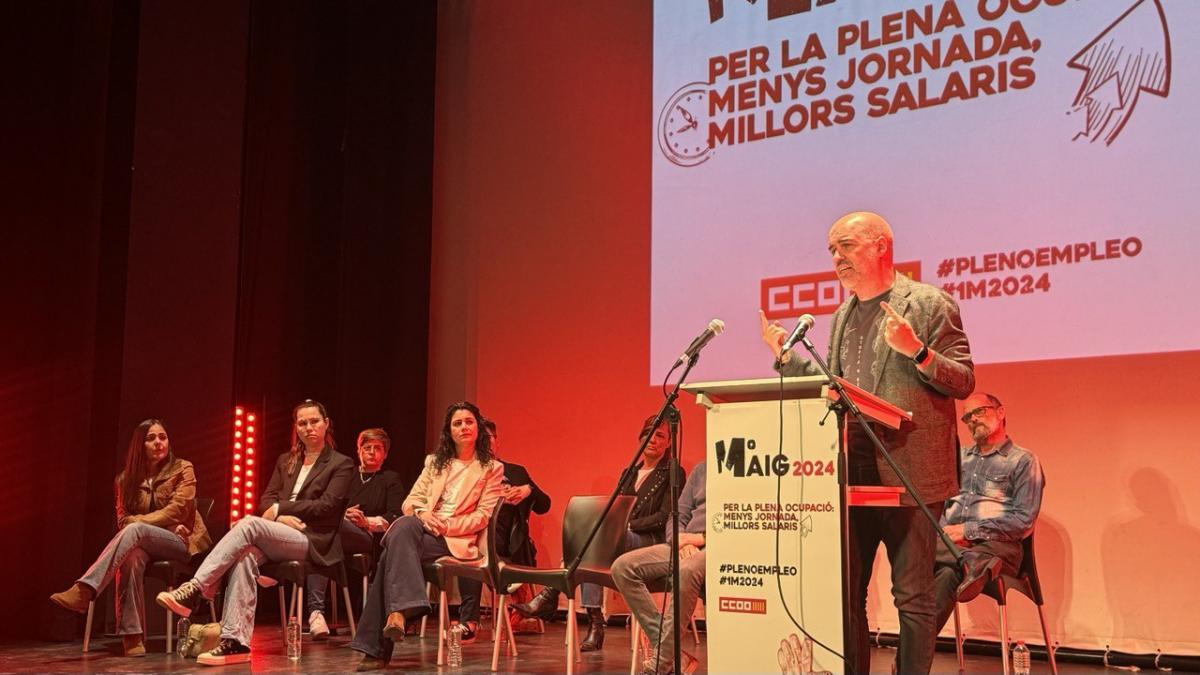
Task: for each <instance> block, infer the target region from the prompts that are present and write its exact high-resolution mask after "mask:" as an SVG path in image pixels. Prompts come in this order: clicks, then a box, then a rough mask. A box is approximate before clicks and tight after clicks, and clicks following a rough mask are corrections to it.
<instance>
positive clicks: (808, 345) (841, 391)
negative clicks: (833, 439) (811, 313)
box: [781, 335, 963, 583]
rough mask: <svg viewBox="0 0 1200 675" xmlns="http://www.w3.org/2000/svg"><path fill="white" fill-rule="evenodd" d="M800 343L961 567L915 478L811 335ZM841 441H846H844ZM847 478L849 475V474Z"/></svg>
mask: <svg viewBox="0 0 1200 675" xmlns="http://www.w3.org/2000/svg"><path fill="white" fill-rule="evenodd" d="M800 343H801V344H803V345H804V348H805V349H807V350H808V353H809V354H810V355H811V356H812V360H813V363H816V364H817V367H818V368H820V369H821V372H822V373H823V374H824V375H825V379H826V380H828V381H829V387H830V388H831V389H833V390H834V391H836V392H837V393H838V402H837V404H835V406H840V407H842V409H841V410H839V411H838V417H839V419H840V418H841V417H842V416H843V415H844V414H845V411H847V410H849V411H850V414H851V415H853V416H854V419H856V420H858V425H859V426H860V427H862V430H863V431H864V432H865V433H866V434H867V437H868V438H870V439H871V442H872V443H873V444H874V445H875V449H876V450H878V451H879V455H880V456H881V457H883V461H885V462H887V465H888V466H890V467H891V468H892V471H894V472H895V473H896V477H897V478H899V479H900V483H901V484H902V485H903V486H904V489H905V490H908V494H910V495H912V497H913V501H915V502H916V503H917V507H918V508H919V509H921V513H924V514H925V518H926V519H928V520H929V522H930V523H931V524H932V525H933V531H934V532H937V533H938V536H939V537H940V538H941V540H942V543H943V544H945V545H946V548H947V549H949V550H950V553H951V554H952V555H953V556H954V562H955V563H956V564H958V566H959V567H962V565H963V554H962V550H961V549H959V548H958V546H957V545H956V544H955V543H954V540H952V539H951V538H950V535H948V534H946V533H945V531H943V530H942V527H941V524H940V523H939V522H938V519H937V518H936V517H934V515H933V512H932V511H930V510H929V507H928V506H926V505H925V500H923V499H921V495H920V493H918V492H917V488H916V487H914V486H913V484H912V481H910V480H909V479H908V476H907V475H906V474H905V473H904V470H903V469H901V468H900V466H899V465H897V464H896V460H895V459H893V458H892V453H890V452H888V449H887V447H885V446H884V444H883V441H881V440H879V436H876V435H875V430H874V429H872V428H871V425H870V424H869V423H868V422H867V418H866V417H865V416H864V415H863V413H862V410H859V408H858V406H857V405H855V403H854V399H853V398H851V397H850V395H849V394H847V393H846V390H845V388H844V387H842V383H841V382H838V379H837V378H836V377H834V376H833V373H831V372H829V365H828V364H826V363H825V360H824V359H822V358H821V355H820V354H818V353H817V348H816V347H814V346H813V343H812V341H811V340H809V339H808V335H804V336H802V337H801V338H800ZM781 356H782V353H781ZM838 427H839V429H840V428H841V427H842V424H841V423H840V422H839V424H838ZM847 431H848V430H847ZM841 438H844V439H848V438H849V436H848V435H845V436H842V437H841ZM842 442H843V443H844V442H845V441H842ZM847 450H848V449H847ZM845 454H846V450H843V455H845ZM847 460H848V458H847ZM845 464H846V465H847V466H846V467H845V468H847V469H848V468H849V462H848V461H846V462H845ZM847 478H849V477H848V476H847ZM846 583H849V579H847V581H846Z"/></svg>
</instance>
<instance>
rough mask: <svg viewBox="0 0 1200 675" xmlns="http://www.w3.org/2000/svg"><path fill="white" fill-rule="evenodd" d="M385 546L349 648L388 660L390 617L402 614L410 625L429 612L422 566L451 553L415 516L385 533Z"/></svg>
mask: <svg viewBox="0 0 1200 675" xmlns="http://www.w3.org/2000/svg"><path fill="white" fill-rule="evenodd" d="M382 543H383V553H381V554H380V555H379V564H378V565H377V566H376V567H375V578H374V579H372V580H371V587H370V588H368V589H367V602H366V604H365V605H364V606H363V609H362V616H361V617H360V618H359V621H358V633H357V635H355V637H354V640H353V641H352V642H351V643H350V648H351V649H354V650H355V651H359V652H362V653H363V654H366V655H367V656H371V657H374V658H384V659H386V658H390V657H391V655H392V641H391V640H389V639H388V638H385V637H383V627H384V625H385V624H386V623H387V617H388V615H389V614H391V613H392V612H403V613H404V617H405V619H406V620H409V621H411V620H413V619H416V618H418V617H421V616H424V615H425V614H428V613H429V612H430V609H431V608H430V606H429V595H428V594H426V592H425V575H424V573H423V572H422V571H421V566H422V565H423V564H424V563H427V562H432V561H434V560H437V559H438V558H440V557H442V556H445V555H450V549H449V548H447V547H446V540H445V539H444V538H442V537H435V536H434V535H432V534H430V533H428V532H426V531H425V527H424V526H423V525H421V521H420V520H419V519H418V518H417V517H416V516H404V517H402V518H397V519H396V520H395V521H394V522H393V523H392V524H391V526H390V527H388V530H387V532H386V533H384V535H383V542H382Z"/></svg>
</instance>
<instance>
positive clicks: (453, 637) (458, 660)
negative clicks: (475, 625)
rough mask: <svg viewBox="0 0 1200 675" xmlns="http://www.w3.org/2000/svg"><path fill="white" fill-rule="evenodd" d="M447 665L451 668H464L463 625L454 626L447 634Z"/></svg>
mask: <svg viewBox="0 0 1200 675" xmlns="http://www.w3.org/2000/svg"><path fill="white" fill-rule="evenodd" d="M446 646H447V649H446V651H447V652H448V656H447V657H446V663H447V665H449V666H450V667H451V668H461V667H462V625H461V624H457V623H456V624H454V625H453V626H451V627H450V630H449V631H448V632H447V634H446Z"/></svg>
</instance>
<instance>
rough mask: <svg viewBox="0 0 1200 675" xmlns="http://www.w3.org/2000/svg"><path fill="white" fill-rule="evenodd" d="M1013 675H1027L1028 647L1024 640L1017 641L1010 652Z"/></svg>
mask: <svg viewBox="0 0 1200 675" xmlns="http://www.w3.org/2000/svg"><path fill="white" fill-rule="evenodd" d="M1012 669H1013V675H1029V647H1026V646H1025V641H1024V640H1017V644H1016V646H1015V647H1013V650H1012Z"/></svg>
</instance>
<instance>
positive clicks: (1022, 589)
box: [954, 532, 1058, 675]
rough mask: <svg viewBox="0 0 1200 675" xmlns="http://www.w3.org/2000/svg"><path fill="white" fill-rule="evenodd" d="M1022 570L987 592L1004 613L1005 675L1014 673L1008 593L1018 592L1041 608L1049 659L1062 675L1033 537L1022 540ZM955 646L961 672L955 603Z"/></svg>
mask: <svg viewBox="0 0 1200 675" xmlns="http://www.w3.org/2000/svg"><path fill="white" fill-rule="evenodd" d="M1021 552H1022V555H1021V568H1020V569H1019V570H1017V575H1016V576H1010V575H1008V574H1001V575H1000V576H999V577H997V578H995V579H993V580H992V581H990V582H988V584H987V586H984V588H983V595H986V596H988V597H989V598H992V599H993V600H995V601H996V604H997V605H998V606H999V610H1000V660H1001V664H1002V665H1003V668H1004V675H1009V674H1010V673H1011V672H1012V664H1011V663H1009V646H1008V645H1009V641H1008V591H1010V590H1014V591H1017V592H1018V593H1020V594H1021V595H1024V596H1025V597H1027V598H1029V599H1030V600H1032V601H1033V604H1034V605H1037V611H1038V619H1039V620H1041V622H1042V639H1043V640H1045V642H1046V656H1047V658H1048V659H1049V660H1050V670H1051V671H1052V672H1053V673H1054V675H1058V662H1057V661H1056V660H1055V658H1054V651H1055V649H1054V644H1053V643H1051V642H1050V631H1049V630H1047V628H1046V613H1045V612H1044V611H1043V610H1042V606H1043V605H1045V604H1046V600H1045V598H1044V597H1043V596H1042V582H1041V580H1040V579H1038V572H1037V560H1036V559H1035V558H1034V555H1033V533H1032V532H1031V533H1029V536H1028V537H1025V538H1024V539H1022V540H1021ZM954 643H955V648H956V649H957V651H958V668H959V670H962V668H963V637H962V628H961V624H960V623H959V617H958V603H957V602H956V603H954Z"/></svg>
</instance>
